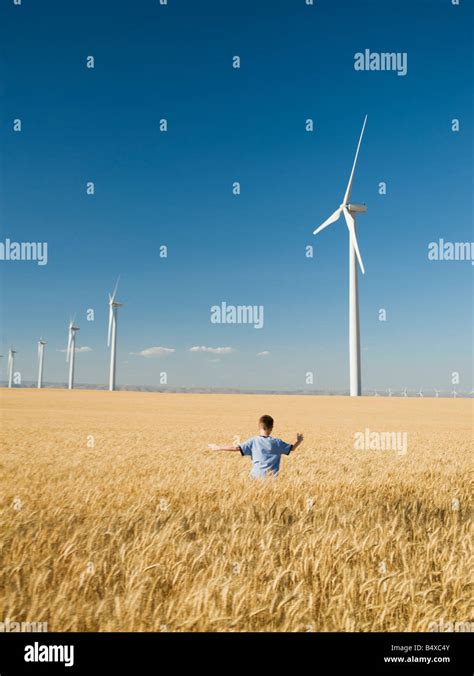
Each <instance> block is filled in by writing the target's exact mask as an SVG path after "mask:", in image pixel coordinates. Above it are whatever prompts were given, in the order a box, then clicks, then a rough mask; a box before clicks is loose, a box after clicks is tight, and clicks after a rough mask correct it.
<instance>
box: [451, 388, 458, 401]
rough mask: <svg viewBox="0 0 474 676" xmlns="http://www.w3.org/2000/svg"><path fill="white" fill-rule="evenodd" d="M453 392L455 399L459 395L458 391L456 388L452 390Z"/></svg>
mask: <svg viewBox="0 0 474 676" xmlns="http://www.w3.org/2000/svg"><path fill="white" fill-rule="evenodd" d="M451 394H452V396H453V397H454V399H456V397H457V396H458V393H457V392H456V388H454V389H453V391H452V392H451Z"/></svg>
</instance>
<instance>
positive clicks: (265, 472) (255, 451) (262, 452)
mask: <svg viewBox="0 0 474 676" xmlns="http://www.w3.org/2000/svg"><path fill="white" fill-rule="evenodd" d="M258 428H259V430H258V432H259V433H258V435H257V436H255V437H251V438H250V439H248V440H247V441H246V442H245V443H243V444H240V445H239V446H218V445H217V444H209V448H210V450H211V451H240V452H241V454H242V455H250V456H251V458H252V471H251V472H250V476H251V477H252V479H265V478H266V477H268V476H276V475H277V474H278V472H279V469H280V460H281V456H282V454H284V455H289V454H290V451H294V450H295V449H297V448H298V446H299V445H300V444H301V443H302V441H303V435H302V434H300V433H299V432H298V433H297V434H296V441H295V443H294V444H287V443H286V442H285V441H282V440H281V439H276V438H275V437H272V436H271V433H272V430H273V418H272V417H271V415H262V417H261V418H260V420H259V421H258Z"/></svg>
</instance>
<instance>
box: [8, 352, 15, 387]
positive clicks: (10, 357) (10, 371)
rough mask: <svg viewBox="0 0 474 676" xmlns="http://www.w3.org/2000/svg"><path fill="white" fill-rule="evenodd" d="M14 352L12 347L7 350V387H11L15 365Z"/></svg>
mask: <svg viewBox="0 0 474 676" xmlns="http://www.w3.org/2000/svg"><path fill="white" fill-rule="evenodd" d="M15 355H16V350H14V349H13V348H12V347H11V348H10V349H9V350H8V387H13V369H14V364H15Z"/></svg>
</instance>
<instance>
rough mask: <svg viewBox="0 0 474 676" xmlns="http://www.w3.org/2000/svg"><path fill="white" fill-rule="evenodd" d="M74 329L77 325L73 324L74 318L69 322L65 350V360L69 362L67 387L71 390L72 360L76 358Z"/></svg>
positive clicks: (76, 328)
mask: <svg viewBox="0 0 474 676" xmlns="http://www.w3.org/2000/svg"><path fill="white" fill-rule="evenodd" d="M76 331H79V327H78V326H75V325H74V319H71V321H70V322H69V329H68V341H67V351H66V362H69V382H68V389H69V390H72V389H73V387H74V361H75V358H76Z"/></svg>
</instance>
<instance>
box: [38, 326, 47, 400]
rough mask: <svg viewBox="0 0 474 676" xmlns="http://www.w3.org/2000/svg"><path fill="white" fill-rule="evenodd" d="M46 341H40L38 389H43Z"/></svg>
mask: <svg viewBox="0 0 474 676" xmlns="http://www.w3.org/2000/svg"><path fill="white" fill-rule="evenodd" d="M45 345H46V341H45V340H43V339H42V338H40V339H39V340H38V389H41V388H42V387H43V363H44V346H45Z"/></svg>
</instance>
